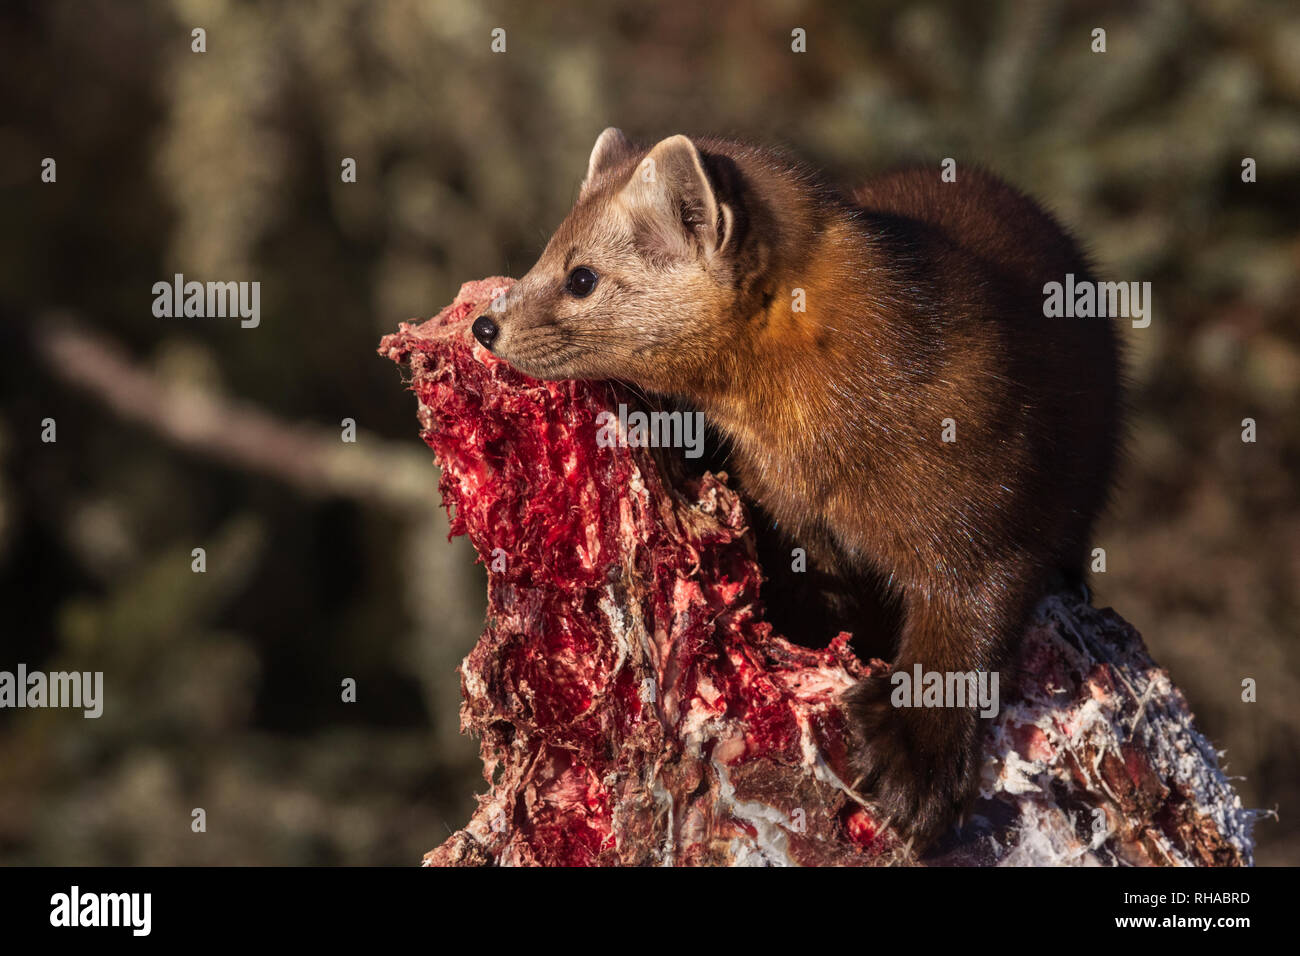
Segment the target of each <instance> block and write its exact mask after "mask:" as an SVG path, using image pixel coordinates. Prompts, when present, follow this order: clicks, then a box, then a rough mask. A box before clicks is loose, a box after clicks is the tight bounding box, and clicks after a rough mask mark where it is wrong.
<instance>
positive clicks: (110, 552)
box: [0, 0, 1300, 864]
mask: <svg viewBox="0 0 1300 956" xmlns="http://www.w3.org/2000/svg"><path fill="white" fill-rule="evenodd" d="M196 27H201V28H203V29H204V30H205V31H206V52H205V53H195V52H192V50H191V45H192V42H193V39H192V36H191V31H192V30H193V29H194V28H196ZM497 27H500V28H504V30H505V31H506V32H505V43H506V48H505V51H504V52H500V53H495V52H493V50H492V30H493V29H494V28H497ZM797 27H798V28H803V29H804V30H805V31H806V35H807V51H808V52H806V53H803V54H797V53H794V52H792V51H791V30H792V29H794V28H797ZM1096 27H1102V28H1104V29H1105V30H1106V31H1107V38H1106V42H1107V52H1106V53H1104V54H1098V53H1093V52H1091V49H1090V48H1091V44H1092V36H1091V31H1092V30H1093V29H1094V28H1096ZM0 78H2V79H3V88H4V94H5V95H4V101H3V106H2V107H0V191H2V193H3V199H2V205H0V208H2V209H3V224H4V229H3V231H2V232H0V242H2V243H3V247H2V248H0V669H5V670H13V669H15V667H16V665H17V663H19V662H23V663H26V664H27V666H28V667H29V668H31V669H43V670H47V671H50V670H68V669H76V670H102V671H104V672H105V685H106V689H105V696H106V703H105V710H104V715H103V717H101V718H100V719H98V720H86V719H83V718H82V717H81V714H80V712H79V711H68V710H22V711H16V710H4V711H0V862H3V863H11V864H13V863H35V864H148V863H152V864H206V863H240V864H363V863H380V864H411V863H414V862H417V861H418V860H419V859H420V856H421V855H422V854H423V852H424V851H426V850H428V849H430V848H431V847H433V846H435V845H436V844H437V843H439V842H441V840H442V839H443V838H444V837H445V836H446V835H447V833H448V832H449V831H450V830H454V829H456V828H457V827H459V826H460V825H461V824H462V823H463V822H464V821H465V820H466V818H467V816H468V814H469V811H470V809H471V807H472V806H473V794H474V793H476V792H479V791H481V790H482V789H483V782H482V780H481V778H480V775H479V764H478V762H477V758H476V746H475V744H474V742H473V741H472V740H470V739H468V738H462V737H460V736H459V734H458V732H457V724H458V716H457V708H458V701H459V681H458V678H457V676H456V674H455V666H456V664H457V663H458V662H459V660H460V658H461V657H462V656H463V655H464V654H465V653H466V652H467V650H468V649H469V648H470V647H471V646H472V644H473V642H474V640H475V639H476V637H477V635H478V631H479V629H480V627H481V623H482V607H483V593H484V578H483V576H482V568H481V567H480V566H477V565H475V564H474V558H473V554H472V552H471V551H470V549H469V548H468V546H467V545H466V544H465V542H464V541H457V542H453V543H448V542H447V540H446V521H445V517H444V515H443V514H442V509H441V507H440V503H439V502H440V499H439V497H438V495H437V492H436V483H437V472H436V469H435V468H434V467H433V465H432V464H431V455H430V453H429V452H428V451H427V450H426V449H425V447H424V445H423V444H422V443H421V442H420V441H419V438H418V436H417V425H416V419H415V408H416V403H415V400H414V398H413V396H411V395H410V394H409V393H407V392H406V391H405V390H404V387H403V383H402V380H401V376H400V374H399V371H398V369H397V368H396V367H394V366H393V364H392V363H391V362H389V361H387V360H385V359H382V358H380V357H379V356H377V355H376V354H375V349H376V346H377V344H378V340H379V338H380V336H381V335H382V334H384V333H386V332H389V331H392V330H394V329H395V328H396V326H397V323H398V322H400V321H402V320H406V319H410V318H413V317H426V316H429V315H431V314H433V313H434V312H436V311H437V310H438V309H439V308H441V307H442V306H443V305H445V304H446V303H448V302H450V301H451V299H452V298H453V297H454V295H455V293H456V290H457V288H458V287H459V285H460V283H461V282H462V281H465V280H468V279H474V278H481V277H484V276H488V275H494V274H500V273H504V274H510V275H515V276H518V275H522V274H523V273H524V272H525V271H526V270H527V269H528V267H529V266H530V265H531V264H532V262H533V260H534V258H535V257H536V255H537V254H538V252H540V250H541V248H542V246H543V245H544V243H545V240H546V238H547V237H548V236H549V234H550V231H551V230H552V229H553V228H554V227H555V225H557V224H558V223H559V221H560V220H561V219H562V218H563V216H564V214H565V213H566V212H567V211H568V209H569V207H570V205H571V203H572V201H573V199H574V198H575V196H576V191H577V186H578V183H579V181H580V179H581V178H582V175H583V173H584V171H585V167H586V160H587V154H588V152H589V150H590V148H591V145H592V143H593V141H594V140H595V137H596V135H597V134H598V133H599V132H600V130H601V129H602V128H603V127H605V126H606V125H617V126H621V127H622V128H623V129H624V130H625V131H626V132H628V133H629V134H630V135H632V136H633V137H637V138H642V139H654V138H659V137H662V136H665V135H669V134H672V133H675V132H685V133H688V134H689V133H715V134H723V135H734V136H739V137H744V138H751V139H755V140H758V141H763V142H772V143H782V144H785V145H787V146H789V147H790V148H791V149H793V150H794V151H795V152H797V153H799V154H801V155H802V156H804V157H805V158H807V159H809V160H810V161H812V162H814V163H816V164H819V165H821V166H823V167H824V168H827V169H829V170H831V171H832V172H833V173H834V174H835V175H836V176H837V177H839V178H840V179H841V180H842V181H844V182H846V183H852V182H853V181H854V180H857V179H860V178H863V177H865V176H867V175H869V174H871V173H872V172H873V171H876V170H879V169H881V168H883V167H885V166H888V165H890V164H893V163H896V162H899V161H903V160H910V159H920V160H923V161H925V162H933V163H935V164H936V168H937V163H938V161H939V160H940V159H941V158H943V157H948V156H951V157H954V158H956V159H957V162H958V168H959V170H960V166H961V164H963V163H969V162H981V163H984V164H986V165H988V166H990V167H991V168H993V169H994V170H997V171H999V172H1001V173H1002V174H1004V175H1005V176H1007V177H1008V178H1009V179H1011V180H1012V181H1013V182H1015V183H1016V184H1018V185H1019V186H1021V187H1022V188H1024V189H1026V190H1028V191H1030V192H1031V193H1033V194H1035V195H1036V196H1038V197H1039V198H1040V199H1042V200H1044V201H1045V202H1046V203H1047V204H1048V205H1049V206H1050V207H1051V208H1053V209H1054V210H1055V211H1056V212H1057V214H1058V215H1059V216H1060V217H1061V219H1062V220H1063V221H1064V222H1065V223H1067V224H1068V225H1069V226H1071V227H1072V228H1073V230H1074V231H1075V232H1076V234H1077V235H1078V236H1079V237H1080V238H1081V239H1082V240H1084V242H1085V243H1086V244H1087V246H1088V247H1089V248H1090V249H1091V251H1092V252H1093V254H1094V256H1095V257H1096V259H1097V261H1098V262H1099V263H1100V264H1101V266H1102V268H1103V271H1104V272H1105V273H1106V274H1107V275H1108V277H1110V278H1115V279H1122V280H1125V281H1129V280H1137V281H1142V280H1148V281H1151V282H1152V283H1153V292H1154V310H1155V311H1154V320H1153V321H1152V323H1151V326H1150V327H1149V328H1147V329H1145V330H1133V329H1128V330H1127V332H1126V334H1127V336H1128V341H1129V343H1130V348H1131V360H1132V363H1131V369H1130V372H1131V377H1132V380H1133V396H1132V397H1133V437H1132V442H1131V457H1130V461H1129V464H1128V466H1127V469H1126V472H1125V479H1124V482H1123V485H1122V488H1121V489H1120V491H1119V493H1118V494H1117V496H1116V504H1115V507H1114V508H1113V510H1112V512H1111V514H1110V515H1109V517H1108V519H1107V521H1106V523H1105V525H1104V527H1103V528H1102V530H1101V534H1100V535H1099V541H1098V544H1099V545H1102V546H1104V547H1105V548H1106V551H1107V556H1108V569H1107V573H1106V574H1104V575H1102V576H1099V577H1098V578H1097V580H1096V582H1095V583H1096V592H1097V594H1096V599H1097V603H1099V604H1102V605H1105V604H1109V605H1112V606H1114V607H1115V608H1116V609H1117V610H1118V611H1119V612H1120V613H1121V614H1122V615H1123V616H1124V617H1126V618H1127V619H1128V620H1129V621H1131V622H1132V623H1133V624H1134V625H1135V626H1136V627H1137V628H1138V629H1139V630H1140V631H1141V632H1142V634H1143V635H1144V636H1145V638H1146V640H1147V643H1148V644H1149V646H1150V648H1151V650H1152V653H1153V655H1154V656H1155V658H1156V659H1157V660H1158V661H1160V662H1161V663H1162V664H1163V665H1164V666H1166V667H1167V668H1169V670H1170V671H1171V672H1172V674H1173V677H1174V680H1175V681H1176V682H1177V683H1178V684H1179V685H1180V686H1181V687H1182V689H1183V691H1184V692H1185V693H1186V695H1187V696H1188V698H1189V699H1190V701H1191V704H1192V706H1193V709H1194V710H1195V712H1196V714H1197V716H1198V718H1199V721H1200V723H1201V726H1202V729H1203V730H1204V731H1205V732H1206V733H1208V735H1209V736H1210V737H1211V739H1212V740H1213V741H1214V742H1215V743H1216V744H1217V745H1218V746H1219V747H1220V748H1222V749H1223V750H1224V751H1225V758H1224V759H1225V760H1226V764H1227V768H1228V771H1229V773H1230V774H1232V775H1233V776H1234V777H1235V778H1236V781H1237V785H1238V786H1239V787H1240V790H1241V794H1242V797H1243V800H1244V801H1245V803H1246V804H1247V805H1248V806H1253V807H1258V808H1262V809H1266V810H1276V811H1278V817H1279V818H1278V819H1277V820H1271V819H1265V820H1262V821H1261V822H1260V824H1259V826H1258V829H1257V836H1258V840H1259V861H1260V862H1261V863H1266V864H1269V863H1271V864H1278V863H1291V864H1296V863H1300V824H1298V823H1297V813H1296V808H1297V806H1298V803H1297V798H1298V796H1300V743H1298V740H1300V735H1298V734H1297V731H1298V730H1300V706H1298V705H1297V702H1298V701H1300V649H1298V648H1297V642H1296V635H1297V621H1300V544H1298V542H1300V489H1298V487H1297V485H1298V482H1297V477H1296V476H1297V474H1298V473H1300V472H1298V466H1300V415H1298V414H1297V398H1298V397H1300V317H1298V316H1297V307H1296V301H1297V296H1298V295H1300V280H1298V279H1297V276H1298V274H1300V270H1298V269H1297V266H1298V265H1300V228H1298V227H1297V223H1300V190H1298V189H1297V183H1300V178H1298V174H1300V6H1297V5H1296V4H1294V3H1277V4H1273V3H1264V2H1253V3H1251V2H1237V0H1171V2H1133V0H1124V2H1113V3H1106V2H1101V3H1098V2H1087V3H1084V2H1079V3H1068V2H1050V0H1049V2H1041V3H1026V4H1017V3H983V4H971V3H965V2H960V0H958V2H951V3H945V2H930V3H907V4H904V3H890V2H884V3H862V2H818V3H801V2H795V0H766V2H757V3H739V2H719V3H710V4H701V3H698V2H696V0H670V2H657V3H653V4H650V3H643V2H639V0H637V2H631V0H605V2H602V3H599V4H595V3H585V4H573V3H565V2H552V3H547V4H527V3H522V2H521V3H517V4H508V3H499V2H498V3H494V2H482V0H437V2H414V0H411V2H374V0H336V2H329V3H300V4H279V3H271V2H260V3H259V2H212V0H170V2H167V0H154V2H142V3H131V4H122V3H115V2H108V0H99V2H95V0H87V2H76V0H70V2H59V0H51V2H35V0H34V2H29V3H24V2H10V3H7V4H6V5H5V11H4V13H3V15H0ZM46 157H51V158H54V159H55V160H56V162H57V167H56V169H57V181H56V182H54V183H44V182H42V181H41V168H42V160H43V159H44V158H46ZM347 157H350V158H353V159H355V161H356V168H357V177H356V182H355V183H343V182H341V180H340V169H341V166H340V164H341V162H342V161H343V159H344V158H347ZM1245 157H1251V158H1253V159H1254V160H1256V162H1257V165H1258V182H1255V183H1250V184H1247V183H1243V182H1242V178H1241V164H1242V160H1243V158H1245ZM178 272H180V273H183V274H184V275H185V276H186V278H187V279H197V280H199V281H207V280H222V281H225V280H232V281H252V280H257V281H260V282H261V324H260V326H259V327H258V328H256V329H243V328H240V326H239V322H238V320H233V319H165V318H156V317H154V315H153V312H152V304H153V293H152V291H151V290H152V286H153V284H154V283H155V282H158V281H170V279H171V277H172V276H173V275H174V274H175V273H178ZM1246 417H1251V418H1254V419H1255V420H1256V421H1257V423H1258V441H1257V443H1255V444H1244V443H1243V442H1242V441H1241V421H1242V419H1243V418H1246ZM47 418H52V419H54V420H55V422H56V427H57V442H56V443H52V444H51V443H44V442H42V440H41V435H42V429H43V426H42V421H43V420H44V419H47ZM345 418H351V419H354V420H355V421H356V423H357V428H358V437H357V441H356V443H355V444H347V443H344V442H342V441H341V439H340V434H341V422H342V420H343V419H345ZM196 547H202V548H204V549H205V551H206V555H207V571H206V573H203V574H196V573H193V572H192V571H191V560H192V559H191V552H192V549H194V548H196ZM347 677H351V678H354V679H355V680H356V681H357V685H358V691H357V701H356V703H343V702H342V701H341V700H340V693H341V692H340V682H341V681H342V680H343V679H344V678H347ZM1245 677H1251V678H1254V679H1255V680H1256V681H1257V682H1258V687H1259V689H1258V702H1257V703H1254V704H1245V703H1242V701H1241V681H1242V679H1243V678H1245ZM196 807H202V808H204V810H205V811H206V813H207V832H206V833H204V834H202V835H197V834H194V833H192V832H191V828H190V823H191V811H192V810H193V809H194V808H196Z"/></svg>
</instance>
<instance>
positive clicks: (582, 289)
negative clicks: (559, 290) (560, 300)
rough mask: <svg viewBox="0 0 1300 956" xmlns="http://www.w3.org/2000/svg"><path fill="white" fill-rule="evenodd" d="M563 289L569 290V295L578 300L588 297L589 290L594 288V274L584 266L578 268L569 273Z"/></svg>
mask: <svg viewBox="0 0 1300 956" xmlns="http://www.w3.org/2000/svg"><path fill="white" fill-rule="evenodd" d="M564 287H565V288H566V289H568V290H569V294H570V295H576V296H577V297H578V298H579V299H581V298H584V297H585V296H589V295H591V290H592V289H594V288H596V273H594V272H592V271H591V270H590V269H588V268H587V267H586V266H578V268H576V269H574V270H573V271H572V272H570V273H569V278H568V279H567V280H566V281H565V283H564Z"/></svg>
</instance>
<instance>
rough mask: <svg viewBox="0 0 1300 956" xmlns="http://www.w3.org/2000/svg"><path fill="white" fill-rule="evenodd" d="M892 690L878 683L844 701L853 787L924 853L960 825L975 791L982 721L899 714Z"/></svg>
mask: <svg viewBox="0 0 1300 956" xmlns="http://www.w3.org/2000/svg"><path fill="white" fill-rule="evenodd" d="M891 691H892V687H891V686H890V684H889V682H888V681H887V680H883V679H880V678H876V679H873V680H864V681H860V682H859V683H858V684H856V685H855V686H853V687H851V688H850V689H849V690H848V691H847V692H845V694H844V705H845V709H846V712H847V715H848V717H849V726H850V752H849V760H850V767H851V769H852V775H853V778H854V779H853V780H851V781H849V783H850V784H851V785H852V786H853V789H854V790H855V791H857V792H858V793H859V794H861V795H862V796H863V797H865V798H866V799H867V801H868V802H869V803H870V804H871V805H872V806H873V808H874V809H875V810H876V811H877V812H878V813H879V814H880V815H881V816H882V817H883V818H884V819H886V820H888V822H889V826H890V827H891V828H892V829H893V830H894V832H895V833H897V834H898V835H899V836H901V837H902V838H903V839H904V840H911V841H912V848H913V850H915V851H917V852H919V851H921V850H923V849H925V847H926V846H928V845H929V844H930V843H931V842H933V841H934V839H935V838H936V837H938V836H939V835H940V834H942V833H943V832H944V830H946V829H947V828H948V827H949V826H950V825H951V824H952V823H953V822H954V821H955V820H956V818H957V816H958V814H959V813H960V812H961V811H962V809H963V808H964V807H965V805H966V803H967V802H968V801H969V799H970V796H971V794H972V793H973V791H974V789H975V782H976V775H977V772H978V768H979V735H978V733H977V732H976V731H977V720H976V717H975V714H974V712H973V711H971V710H969V709H967V708H953V707H895V706H894V705H893V704H892V703H891V702H890V695H891Z"/></svg>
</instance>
